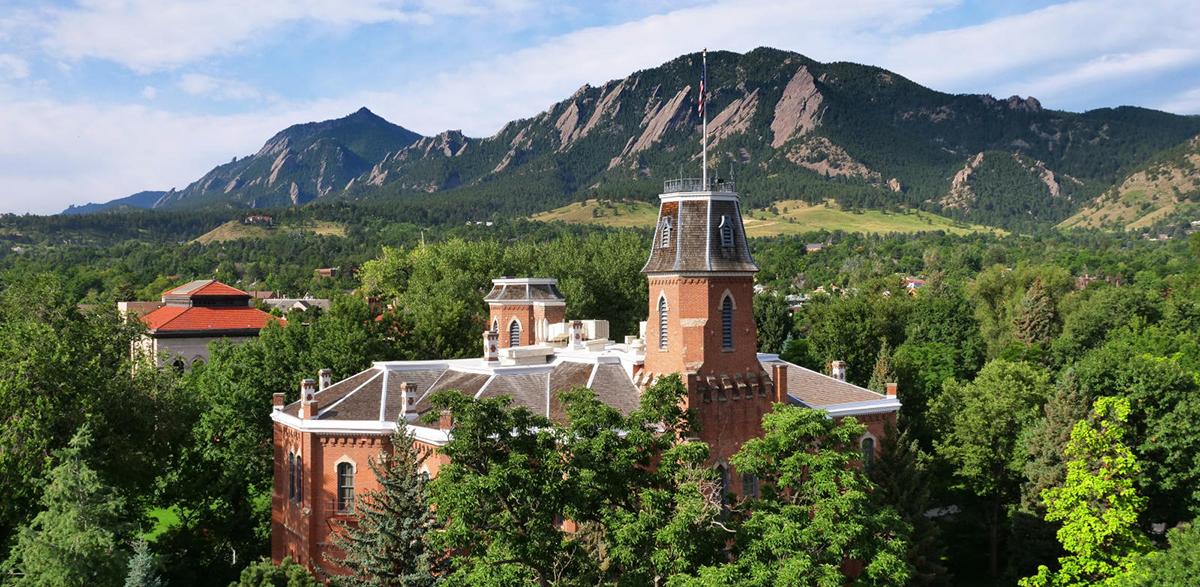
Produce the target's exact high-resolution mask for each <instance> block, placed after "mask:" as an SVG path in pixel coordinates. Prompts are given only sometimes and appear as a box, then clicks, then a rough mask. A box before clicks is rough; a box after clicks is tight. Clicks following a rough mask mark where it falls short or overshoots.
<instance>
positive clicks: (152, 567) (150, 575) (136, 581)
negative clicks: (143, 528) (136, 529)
mask: <svg viewBox="0 0 1200 587" xmlns="http://www.w3.org/2000/svg"><path fill="white" fill-rule="evenodd" d="M156 566H157V565H156V564H155V562H154V555H153V554H152V553H151V552H150V546H149V545H148V544H147V543H146V541H145V540H138V541H137V542H135V543H134V545H133V556H132V557H130V559H129V574H128V575H125V587H163V582H162V579H161V578H159V576H158V573H157V572H156Z"/></svg>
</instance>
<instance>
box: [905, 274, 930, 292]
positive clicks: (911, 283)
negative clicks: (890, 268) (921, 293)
mask: <svg viewBox="0 0 1200 587" xmlns="http://www.w3.org/2000/svg"><path fill="white" fill-rule="evenodd" d="M922 287H925V280H924V279H915V278H912V277H908V278H905V279H904V289H905V290H906V291H907V292H908V295H910V296H915V295H917V290H918V289H921V288H922Z"/></svg>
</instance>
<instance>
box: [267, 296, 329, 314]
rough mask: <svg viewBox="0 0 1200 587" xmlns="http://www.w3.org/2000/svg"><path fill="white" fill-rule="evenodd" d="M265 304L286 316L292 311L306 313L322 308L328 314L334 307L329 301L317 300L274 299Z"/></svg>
mask: <svg viewBox="0 0 1200 587" xmlns="http://www.w3.org/2000/svg"><path fill="white" fill-rule="evenodd" d="M263 303H264V304H266V306H267V307H268V308H271V309H272V310H274V309H279V310H280V311H281V312H283V313H284V315H287V314H288V313H289V312H292V311H298V312H304V311H306V310H308V309H309V308H321V309H322V310H324V311H326V312H328V311H329V308H330V307H332V305H333V304H332V303H331V302H330V301H329V300H324V299H317V298H272V299H267V300H263Z"/></svg>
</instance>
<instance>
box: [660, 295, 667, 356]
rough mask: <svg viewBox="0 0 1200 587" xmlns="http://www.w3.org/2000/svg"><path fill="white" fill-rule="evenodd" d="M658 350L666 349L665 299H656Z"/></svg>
mask: <svg viewBox="0 0 1200 587" xmlns="http://www.w3.org/2000/svg"><path fill="white" fill-rule="evenodd" d="M658 348H660V349H666V348H667V298H665V297H662V298H658Z"/></svg>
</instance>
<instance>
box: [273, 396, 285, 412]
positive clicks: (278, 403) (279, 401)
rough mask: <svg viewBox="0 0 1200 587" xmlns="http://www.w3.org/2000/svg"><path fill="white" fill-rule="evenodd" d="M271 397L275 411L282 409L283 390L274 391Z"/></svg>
mask: <svg viewBox="0 0 1200 587" xmlns="http://www.w3.org/2000/svg"><path fill="white" fill-rule="evenodd" d="M272 399H273V400H274V403H273V404H272V406H273V407H274V408H275V411H276V412H279V411H283V401H284V400H283V392H282V391H277V392H275V396H274V397H273V398H272Z"/></svg>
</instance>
